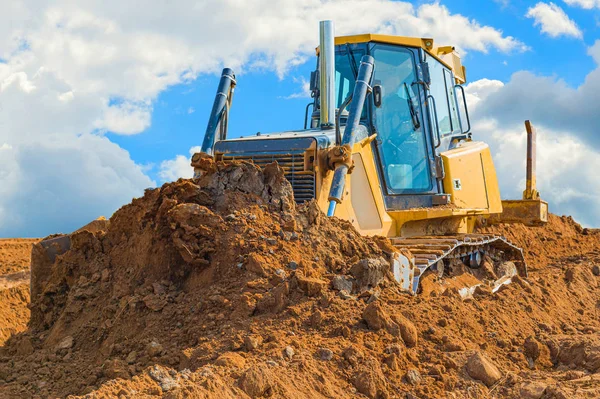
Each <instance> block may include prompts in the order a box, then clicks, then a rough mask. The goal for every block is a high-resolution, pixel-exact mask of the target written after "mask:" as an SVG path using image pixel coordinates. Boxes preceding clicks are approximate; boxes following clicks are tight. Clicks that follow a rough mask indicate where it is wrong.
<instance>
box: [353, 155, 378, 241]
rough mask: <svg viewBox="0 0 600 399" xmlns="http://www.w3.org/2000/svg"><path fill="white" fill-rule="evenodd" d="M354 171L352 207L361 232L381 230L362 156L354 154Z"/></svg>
mask: <svg viewBox="0 0 600 399" xmlns="http://www.w3.org/2000/svg"><path fill="white" fill-rule="evenodd" d="M352 159H353V160H354V171H353V172H352V174H351V175H350V186H351V195H350V200H351V201H352V207H353V208H354V213H355V214H356V221H357V222H358V225H359V226H360V229H361V230H376V229H377V230H381V228H382V227H383V225H382V223H381V217H380V216H379V212H378V211H377V204H376V203H375V197H374V195H373V192H372V191H371V187H370V185H369V179H368V177H367V172H366V170H365V165H364V164H363V161H362V157H361V156H360V154H353V155H352Z"/></svg>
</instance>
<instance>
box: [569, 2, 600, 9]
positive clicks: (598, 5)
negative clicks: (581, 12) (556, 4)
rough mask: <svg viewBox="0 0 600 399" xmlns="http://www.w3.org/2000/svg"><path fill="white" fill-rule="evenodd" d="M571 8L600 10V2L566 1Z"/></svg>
mask: <svg viewBox="0 0 600 399" xmlns="http://www.w3.org/2000/svg"><path fill="white" fill-rule="evenodd" d="M564 2H565V3H567V4H568V5H570V6H578V7H581V8H585V9H587V10H590V9H592V8H600V0H564Z"/></svg>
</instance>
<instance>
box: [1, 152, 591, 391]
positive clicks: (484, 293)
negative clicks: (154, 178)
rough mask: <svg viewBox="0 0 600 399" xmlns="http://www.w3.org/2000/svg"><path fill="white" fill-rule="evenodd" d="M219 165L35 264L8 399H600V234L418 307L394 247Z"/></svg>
mask: <svg viewBox="0 0 600 399" xmlns="http://www.w3.org/2000/svg"><path fill="white" fill-rule="evenodd" d="M205 167H206V170H207V172H206V173H205V175H204V176H203V177H202V178H201V179H199V180H197V181H191V180H179V181H178V182H175V183H170V184H165V185H164V186H163V187H161V188H160V189H155V190H149V191H147V192H146V194H145V195H144V197H142V198H139V199H136V200H134V201H133V202H132V203H131V204H129V205H126V206H124V207H123V208H121V209H120V210H119V211H117V212H116V213H115V215H114V216H113V217H111V219H110V220H109V221H106V222H105V223H104V222H103V223H98V224H100V225H101V228H94V229H91V230H92V231H90V230H86V229H83V230H81V231H78V232H76V233H74V234H72V235H70V237H69V240H68V241H69V242H70V249H69V250H66V251H58V250H57V251H58V253H59V254H58V255H57V256H56V258H55V259H52V258H53V256H51V257H47V256H46V255H47V254H48V252H47V251H46V252H45V251H42V250H41V249H40V248H39V247H37V250H34V254H36V255H35V259H34V262H33V264H34V269H36V270H34V281H33V283H35V284H34V285H33V287H35V289H33V288H32V303H31V311H32V318H31V321H30V324H29V329H28V330H27V331H26V332H24V333H21V334H18V335H16V336H13V337H12V338H11V339H10V340H9V341H8V342H7V344H6V345H5V346H4V347H3V348H2V349H1V350H0V396H2V397H8V398H18V397H48V396H51V397H55V396H67V395H86V397H89V398H113V397H132V398H133V397H161V396H163V397H170V398H177V397H199V398H260V397H273V398H357V397H368V398H371V399H377V398H403V399H404V398H467V397H469V398H488V397H499V398H514V397H523V398H563V397H564V398H572V397H598V396H599V395H600V388H599V386H598V381H599V378H598V372H599V368H600V345H599V343H600V321H599V319H598V311H599V309H598V306H599V305H600V303H599V302H598V298H599V287H598V283H599V277H598V274H600V273H599V270H598V265H600V254H598V253H597V252H595V249H594V248H595V247H596V246H597V244H598V243H599V241H600V240H599V237H598V235H596V234H595V232H593V231H587V232H586V231H584V230H583V229H581V231H575V230H574V229H575V227H574V226H575V224H574V223H573V224H571V223H570V222H569V220H565V219H560V218H555V217H552V219H551V223H550V225H549V226H546V227H544V228H536V229H532V228H524V227H523V228H522V230H520V231H518V234H517V233H514V235H513V236H512V238H513V240H514V241H516V243H517V244H518V245H520V246H522V247H525V248H529V249H531V251H533V252H531V253H529V254H528V255H527V256H528V257H529V259H528V261H529V263H530V264H535V265H536V266H535V267H533V268H530V270H531V271H530V274H529V276H528V278H526V279H525V278H518V277H515V278H513V280H514V281H513V283H512V284H510V285H506V286H502V287H501V288H500V289H499V290H498V291H496V292H492V291H491V290H489V289H487V290H486V289H479V290H476V292H475V294H474V296H473V298H471V299H468V300H463V299H462V297H461V296H460V295H459V294H458V292H457V291H456V290H453V289H447V290H446V291H443V292H438V291H435V290H434V291H431V292H430V293H428V295H421V296H410V295H407V294H405V293H403V292H401V290H400V289H399V287H398V285H397V284H396V283H395V281H394V280H393V277H391V276H390V272H389V270H390V269H389V259H390V255H391V253H392V252H393V251H394V249H393V247H392V246H391V245H390V244H389V242H388V241H387V240H386V239H383V238H368V237H362V236H360V235H359V234H358V233H357V232H356V231H355V230H354V229H353V227H352V226H351V224H349V223H347V222H344V221H341V220H338V219H335V218H333V219H332V218H326V217H325V216H324V215H323V214H322V213H321V212H320V211H319V210H318V208H317V207H316V205H315V204H314V203H308V204H306V205H303V206H300V207H296V205H295V204H294V201H293V197H292V191H291V187H290V185H289V183H288V182H287V181H286V180H285V179H284V178H283V173H282V171H281V169H279V168H278V167H277V166H276V165H270V166H268V167H266V168H265V169H264V170H260V169H259V168H257V167H255V166H253V165H251V164H246V163H241V164H229V165H225V164H220V163H216V164H212V163H210V164H209V165H205ZM494 229H496V231H498V232H504V233H505V235H506V236H509V237H510V235H509V234H508V233H509V232H510V231H509V230H507V229H508V228H507V227H506V226H497V227H494ZM503 229H506V230H503ZM561 230H562V231H565V232H566V231H574V234H573V235H572V236H569V237H568V241H565V242H564V247H563V242H562V241H553V242H550V246H552V245H554V247H548V248H546V247H545V246H544V244H542V242H543V241H542V240H541V238H540V237H550V236H551V235H552V234H554V232H555V231H561ZM565 235H567V234H565ZM57 238H58V239H61V238H60V237H57ZM520 240H522V241H520ZM577 240H579V241H577ZM575 242H579V243H580V246H576V247H574V248H573V247H569V245H572V244H573V243H575ZM557 246H558V247H560V248H557ZM57 248H58V247H57ZM569 248H571V249H569ZM536 251H537V252H536ZM60 252H63V253H60ZM575 255H576V256H575ZM44 256H46V257H44ZM546 260H550V264H549V265H548V266H547V267H542V266H543V265H544V262H546ZM432 283H435V281H433V282H432ZM585 395H587V396H585Z"/></svg>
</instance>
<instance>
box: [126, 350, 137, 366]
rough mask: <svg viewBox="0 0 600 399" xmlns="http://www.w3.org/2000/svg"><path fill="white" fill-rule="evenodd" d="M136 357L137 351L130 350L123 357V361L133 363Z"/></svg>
mask: <svg viewBox="0 0 600 399" xmlns="http://www.w3.org/2000/svg"><path fill="white" fill-rule="evenodd" d="M136 359H137V352H136V351H131V352H129V354H128V355H127V357H126V358H125V361H126V362H127V364H133V363H135V361H136Z"/></svg>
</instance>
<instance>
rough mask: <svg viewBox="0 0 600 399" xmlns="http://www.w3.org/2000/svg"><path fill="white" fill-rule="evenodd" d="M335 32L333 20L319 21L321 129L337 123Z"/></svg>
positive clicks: (329, 127) (331, 126)
mask: <svg viewBox="0 0 600 399" xmlns="http://www.w3.org/2000/svg"><path fill="white" fill-rule="evenodd" d="M334 39H335V33H334V29H333V21H321V22H319V82H320V87H319V92H320V102H321V112H320V115H321V129H332V128H333V127H334V123H335V43H334Z"/></svg>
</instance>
